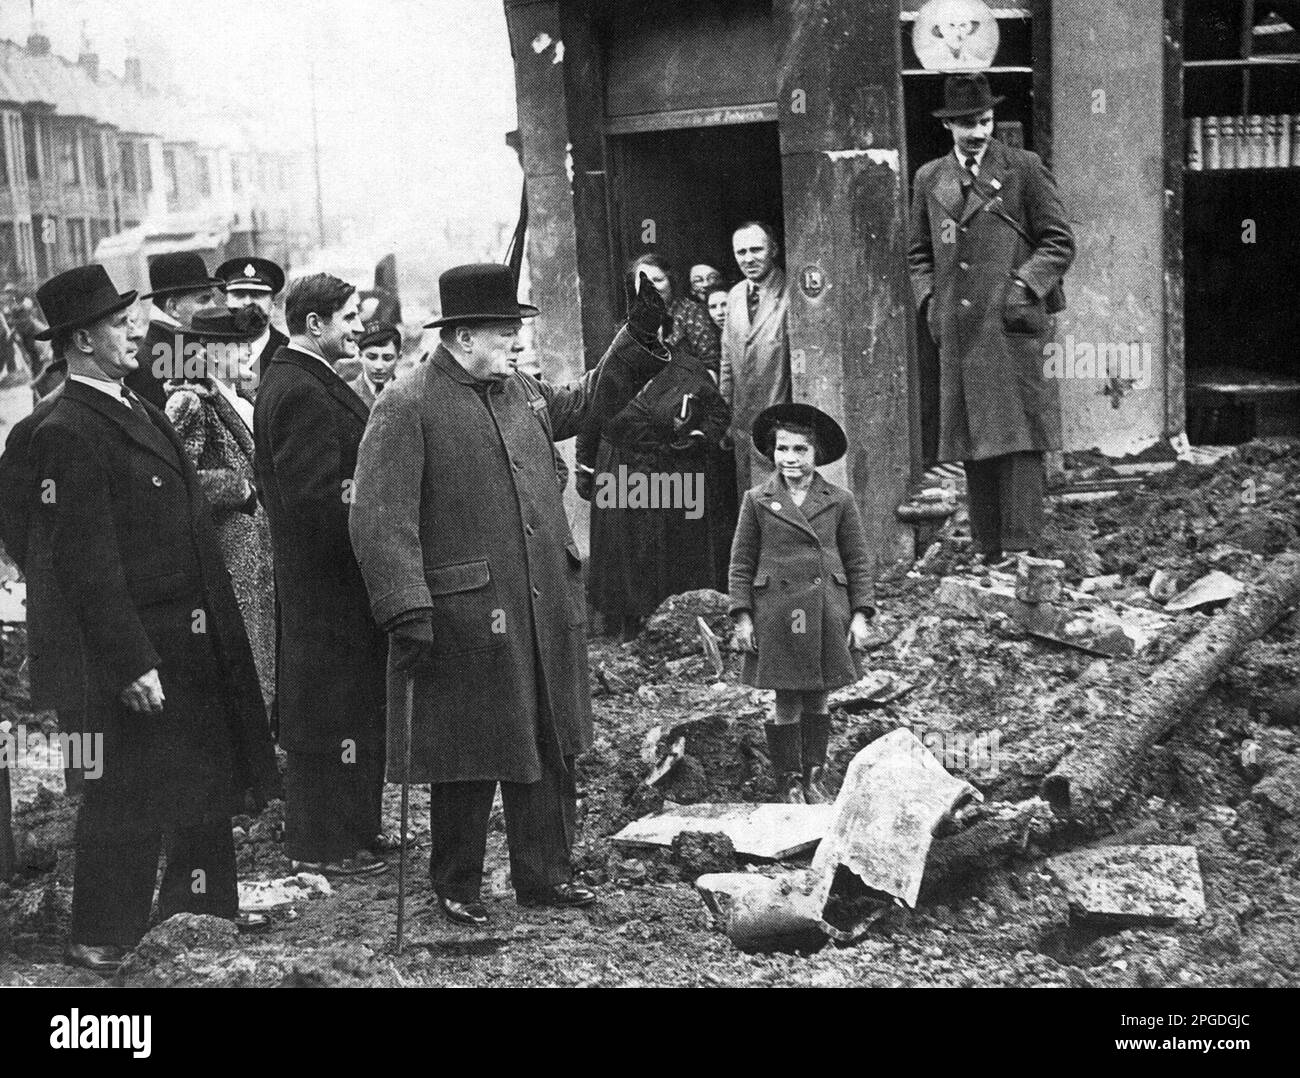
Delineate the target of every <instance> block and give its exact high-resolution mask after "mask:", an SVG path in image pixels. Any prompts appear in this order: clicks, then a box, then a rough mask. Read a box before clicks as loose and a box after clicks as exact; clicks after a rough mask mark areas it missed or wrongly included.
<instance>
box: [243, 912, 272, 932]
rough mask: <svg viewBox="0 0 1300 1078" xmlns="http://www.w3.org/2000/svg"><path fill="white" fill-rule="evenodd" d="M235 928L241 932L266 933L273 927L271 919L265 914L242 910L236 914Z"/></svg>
mask: <svg viewBox="0 0 1300 1078" xmlns="http://www.w3.org/2000/svg"><path fill="white" fill-rule="evenodd" d="M235 927H236V928H237V929H239V931H240V932H265V931H266V930H267V929H268V928H270V927H271V918H269V917H268V916H267V915H266V914H264V913H255V912H253V911H251V910H249V911H245V910H240V911H239V912H238V913H237V914H235Z"/></svg>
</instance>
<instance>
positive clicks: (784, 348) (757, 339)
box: [718, 266, 791, 494]
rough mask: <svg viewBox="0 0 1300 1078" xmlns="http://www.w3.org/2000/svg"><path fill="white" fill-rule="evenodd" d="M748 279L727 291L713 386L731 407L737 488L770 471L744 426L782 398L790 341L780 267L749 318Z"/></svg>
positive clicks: (761, 291) (785, 396) (787, 388)
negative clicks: (716, 375)
mask: <svg viewBox="0 0 1300 1078" xmlns="http://www.w3.org/2000/svg"><path fill="white" fill-rule="evenodd" d="M748 288H749V282H748V281H741V282H740V283H739V284H737V285H735V286H734V287H733V288H732V289H731V292H730V293H728V295H727V320H726V321H725V322H724V323H723V324H722V358H721V363H720V366H719V368H718V391H719V392H720V393H721V394H722V399H723V400H725V401H726V402H727V404H728V405H730V407H731V438H732V441H734V442H735V444H736V485H737V489H738V490H739V492H740V493H741V494H743V493H744V492H745V491H747V490H748V489H749V488H750V487H751V486H752V485H754V484H755V483H759V482H761V481H762V480H763V479H765V478H767V476H768V475H770V474H771V470H772V462H771V461H770V460H768V459H767V458H766V457H764V456H763V455H762V454H761V453H760V452H758V450H756V449H754V448H753V445H752V443H751V442H750V437H749V430H750V428H751V427H752V426H753V425H754V420H755V419H757V418H758V413H759V412H761V411H762V410H763V409H764V408H767V407H768V406H770V405H773V404H784V403H786V402H787V401H789V400H790V399H791V396H790V393H791V389H790V343H789V339H788V338H787V336H786V316H787V313H788V311H789V307H790V302H789V296H788V294H787V285H786V277H785V271H784V270H782V269H781V267H780V266H776V267H774V268H773V269H772V272H771V274H770V275H769V277H768V279H767V280H766V281H764V282H763V284H762V285H761V286H760V288H759V297H758V310H757V312H755V315H754V321H753V322H752V323H751V322H750V320H749V307H748V303H747V300H746V290H747V289H748Z"/></svg>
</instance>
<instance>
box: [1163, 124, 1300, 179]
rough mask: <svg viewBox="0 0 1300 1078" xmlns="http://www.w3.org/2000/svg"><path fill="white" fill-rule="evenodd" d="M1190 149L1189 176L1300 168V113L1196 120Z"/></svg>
mask: <svg viewBox="0 0 1300 1078" xmlns="http://www.w3.org/2000/svg"><path fill="white" fill-rule="evenodd" d="M1186 145H1187V157H1186V167H1187V171H1188V172H1221V171H1222V172H1226V171H1241V170H1251V171H1255V170H1260V169H1278V170H1285V169H1288V168H1290V167H1292V166H1295V167H1300V113H1280V114H1273V115H1269V116H1262V115H1260V114H1258V113H1255V114H1253V115H1250V116H1232V115H1227V116H1192V117H1190V118H1189V119H1188V120H1187V140H1186Z"/></svg>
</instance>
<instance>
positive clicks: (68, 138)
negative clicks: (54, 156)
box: [59, 130, 81, 187]
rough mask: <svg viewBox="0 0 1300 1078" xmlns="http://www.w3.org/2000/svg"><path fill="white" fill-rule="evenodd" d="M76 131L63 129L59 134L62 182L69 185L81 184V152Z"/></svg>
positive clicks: (77, 185) (78, 185) (76, 185)
mask: <svg viewBox="0 0 1300 1078" xmlns="http://www.w3.org/2000/svg"><path fill="white" fill-rule="evenodd" d="M80 141H81V140H80V138H79V137H78V134H77V132H75V131H71V130H64V131H63V132H62V134H61V135H60V136H59V158H60V165H61V171H62V176H63V182H64V183H65V184H67V185H68V186H70V187H80V186H81V153H80V152H79V151H80V147H79V146H78V143H79V142H80Z"/></svg>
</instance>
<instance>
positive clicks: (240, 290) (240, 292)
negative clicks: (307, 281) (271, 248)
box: [215, 256, 289, 383]
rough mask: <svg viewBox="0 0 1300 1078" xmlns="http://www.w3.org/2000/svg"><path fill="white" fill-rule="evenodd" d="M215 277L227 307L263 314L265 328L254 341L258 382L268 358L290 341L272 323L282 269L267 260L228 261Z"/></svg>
mask: <svg viewBox="0 0 1300 1078" xmlns="http://www.w3.org/2000/svg"><path fill="white" fill-rule="evenodd" d="M215 276H216V278H217V279H218V280H219V281H221V282H222V283H223V284H224V285H225V288H226V306H227V307H229V308H230V309H231V310H232V311H233V310H238V309H239V308H241V307H250V306H251V307H256V308H258V309H259V310H260V311H261V312H262V313H263V314H264V315H266V329H264V330H262V335H261V336H260V337H259V338H258V339H257V340H256V341H254V342H253V350H254V351H253V354H254V356H256V360H255V361H254V367H253V369H254V370H255V371H256V373H257V380H258V382H259V383H260V382H261V379H262V376H263V375H265V374H266V365H267V364H268V363H270V362H271V357H272V356H273V355H275V353H276V352H278V351H279V350H280V349H281V348H283V347H284V346H285V345H286V344H288V343H289V338H288V337H286V336H285V335H284V334H283V333H281V332H280V331H279V330H278V329H276V328H275V326H274V325H272V324H271V313H272V310H273V308H274V307H275V297H276V296H278V295H279V294H280V291H281V290H282V289H283V288H284V270H282V269H281V268H280V267H279V266H277V265H276V264H275V263H274V262H272V261H271V260H270V259H269V258H256V257H251V256H250V257H247V258H228V259H226V261H224V262H223V263H221V265H219V266H218V267H217V271H216V274H215Z"/></svg>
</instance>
